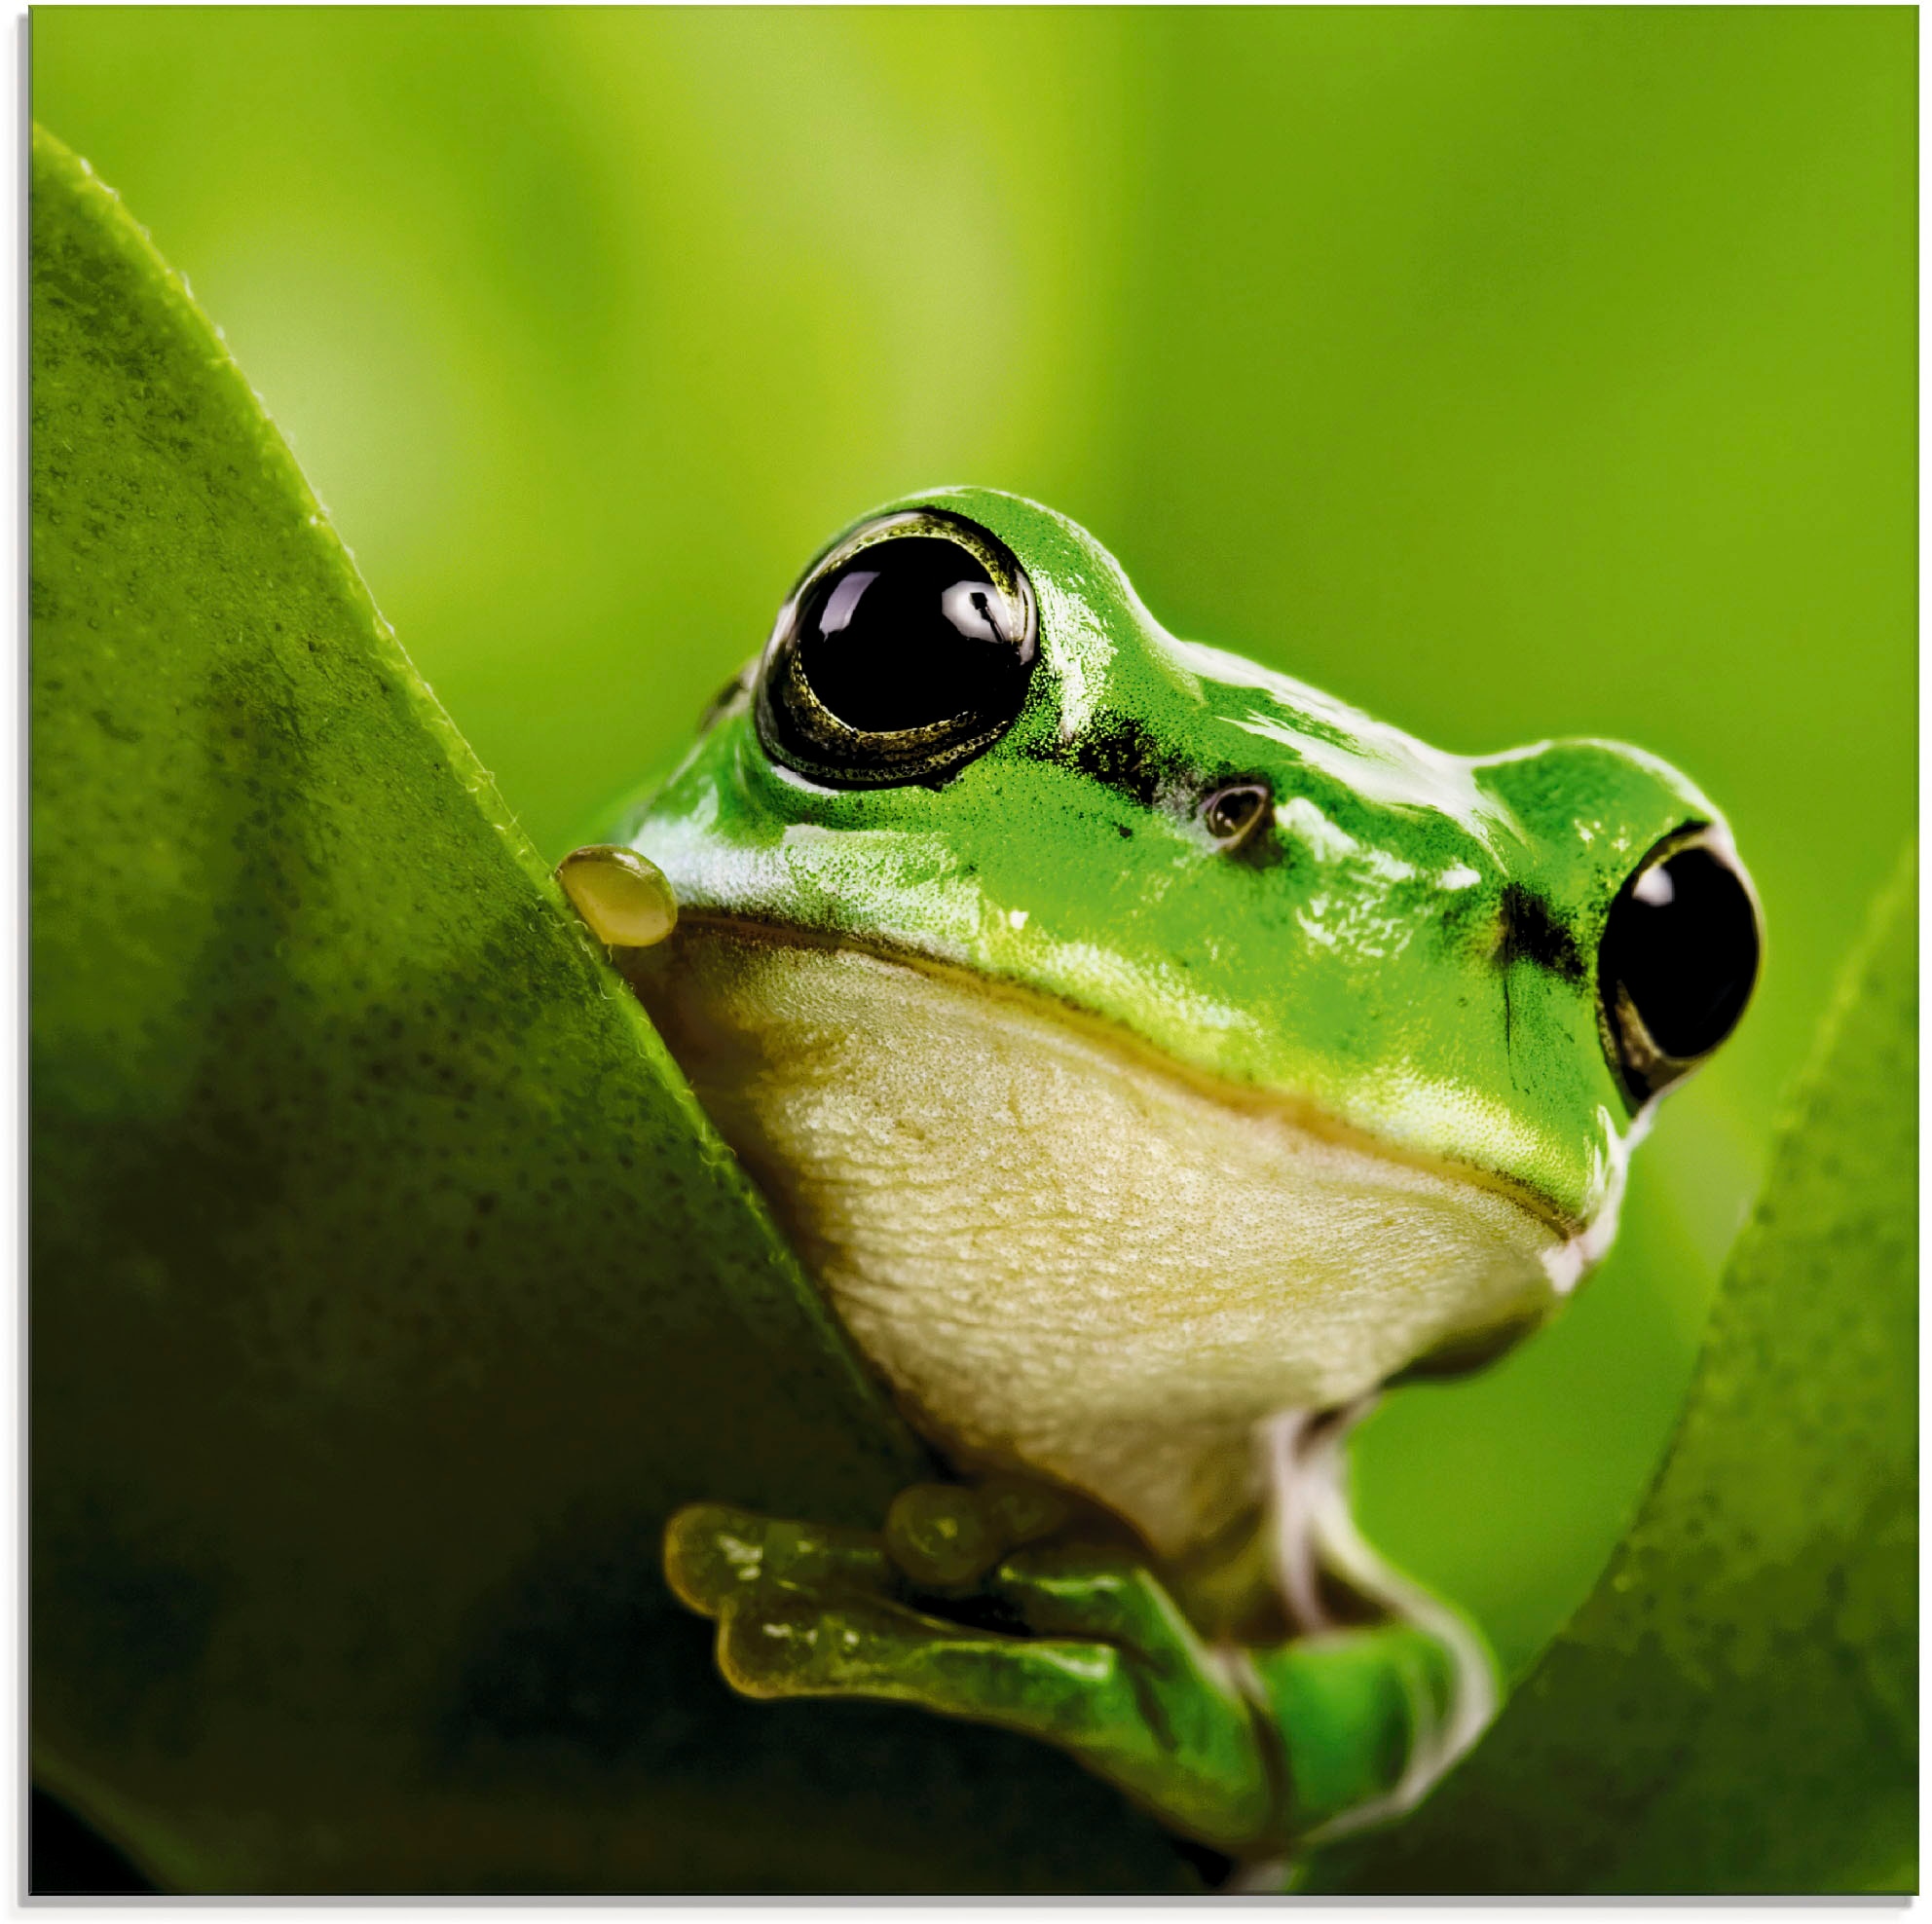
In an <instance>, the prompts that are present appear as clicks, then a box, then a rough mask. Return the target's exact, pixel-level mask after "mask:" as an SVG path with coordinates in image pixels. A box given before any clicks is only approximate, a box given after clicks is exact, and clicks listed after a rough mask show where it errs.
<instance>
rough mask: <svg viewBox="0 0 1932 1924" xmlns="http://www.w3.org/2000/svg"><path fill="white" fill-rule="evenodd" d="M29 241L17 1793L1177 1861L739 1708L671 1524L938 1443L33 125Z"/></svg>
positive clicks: (265, 1881) (174, 295) (382, 1865)
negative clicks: (855, 1351)
mask: <svg viewBox="0 0 1932 1924" xmlns="http://www.w3.org/2000/svg"><path fill="white" fill-rule="evenodd" d="M32 269H33V275H32V322H33V375H32V425H33V451H32V491H33V493H32V514H33V541H32V618H33V673H32V704H33V705H32V730H33V734H32V745H33V756H34V788H33V804H32V906H33V914H34V928H33V946H32V967H33V994H34V1019H33V1157H32V1208H33V1265H34V1268H33V1279H34V1296H33V1310H32V1346H33V1347H32V1379H31V1389H32V1398H33V1407H32V1445H31V1447H32V1479H33V1542H32V1549H33V1572H32V1573H33V1591H32V1609H33V1626H32V1627H33V1644H34V1669H33V1715H34V1733H35V1735H34V1745H35V1749H34V1755H35V1761H36V1768H37V1769H38V1770H39V1771H40V1772H41V1773H43V1774H44V1776H45V1778H46V1780H47V1781H48V1783H49V1784H50V1786H51V1787H52V1788H53V1789H55V1790H56V1792H57V1793H59V1794H61V1795H62V1796H63V1797H65V1798H67V1799H68V1800H69V1801H70V1802H71V1803H72V1804H74V1805H75V1807H76V1808H78V1809H79V1810H81V1811H83V1812H84V1813H86V1814H87V1815H88V1816H89V1817H90V1819H91V1820H92V1821H93V1822H94V1823H95V1824H97V1825H98V1826H100V1827H101V1828H102V1829H103V1830H105V1831H107V1832H108V1833H109V1834H111V1835H112V1836H113V1837H114V1838H115V1839H116V1840H117V1841H118V1842H120V1843H121V1844H123V1845H124V1846H125V1847H126V1848H128V1849H129V1850H130V1852H131V1853H132V1854H133V1855H134V1856H135V1857H136V1858H137V1859H138V1861H139V1862H140V1863H141V1864H142V1865H143V1866H144V1867H145V1868H147V1870H148V1871H149V1873H150V1874H152V1875H153V1876H155V1877H156V1878H157V1879H158V1880H159V1881H160V1882H162V1883H163V1884H164V1885H165V1886H167V1887H171V1888H174V1889H178V1890H189V1891H201V1892H219V1891H238V1892H253V1891H294V1892H304V1891H308V1892H320V1891H368V1892H381V1891H445V1892H474V1891H514V1892H523V1891H556V1890H579V1891H624V1890H636V1891H662V1890H669V1891H709V1890H726V1891H752V1890H766V1889H786V1888H800V1889H806V1890H814V1889H817V1890H842V1889H887V1890H892V1889H907V1890H924V1889H987V1888H1001V1887H1020V1888H1039V1889H1056V1888H1058V1889H1075V1890H1079V1889H1098V1888H1109V1889H1124V1890H1133V1889H1149V1888H1171V1887H1174V1886H1175V1885H1176V1882H1177V1880H1178V1881H1181V1882H1184V1881H1185V1873H1184V1871H1183V1869H1182V1868H1181V1867H1180V1865H1179V1863H1178V1861H1177V1860H1176V1859H1175V1857H1174V1856H1173V1854H1172V1852H1171V1850H1170V1847H1169V1846H1168V1844H1167V1843H1166V1841H1165V1839H1164V1838H1163V1837H1162V1836H1161V1834H1160V1833H1159V1832H1158V1831H1155V1830H1154V1829H1153V1828H1152V1827H1151V1826H1149V1825H1147V1824H1145V1823H1144V1822H1143V1821H1141V1820H1140V1819H1139V1818H1137V1817H1135V1816H1133V1814H1132V1813H1130V1812H1128V1811H1127V1810H1126V1808H1125V1807H1124V1806H1123V1805H1122V1804H1121V1803H1120V1801H1119V1800H1118V1799H1117V1798H1116V1797H1114V1796H1113V1795H1112V1794H1110V1793H1108V1792H1106V1791H1104V1790H1102V1789H1100V1788H1099V1787H1098V1786H1097V1785H1096V1784H1094V1783H1092V1782H1091V1781H1090V1780H1088V1779H1087V1778H1085V1777H1084V1776H1082V1775H1081V1774H1080V1773H1079V1772H1078V1771H1077V1770H1076V1769H1075V1768H1074V1766H1072V1765H1071V1764H1070V1763H1067V1762H1065V1761H1064V1760H1062V1759H1061V1758H1059V1757H1057V1756H1055V1755H1053V1754H1051V1753H1048V1752H1045V1751H1042V1750H1038V1749H1036V1748H1034V1747H1030V1746H1027V1745H1024V1744H1022V1743H1021V1742H1020V1741H1019V1740H1015V1739H1007V1738H1003V1737H1000V1736H997V1735H995V1734H994V1733H990V1732H985V1731H979V1730H973V1729H961V1728H957V1727H950V1726H947V1725H943V1724H941V1723H939V1722H937V1721H935V1720H925V1719H921V1718H919V1717H917V1716H916V1715H914V1714H910V1713H906V1712H898V1711H891V1710H874V1709H871V1708H863V1707H827V1706H799V1707H785V1708H782V1709H772V1708H766V1707H760V1706H752V1705H747V1704H743V1703H741V1702H739V1701H738V1700H736V1699H734V1698H732V1697H730V1696H729V1695H728V1694H727V1693H726V1692H725V1689H724V1687H723V1685H722V1684H721V1683H719V1682H718V1681H717V1679H716V1677H715V1675H714V1673H713V1669H712V1665H711V1661H710V1653H709V1642H710V1626H708V1625H706V1624H703V1623H701V1622H699V1621H698V1620H697V1619H695V1618H693V1617H690V1616H687V1615H686V1614H685V1613H684V1612H683V1611H681V1610H679V1609H677V1608H676V1606H675V1605H674V1604H672V1602H671V1601H670V1599H669V1597H668V1595H667V1594H666V1592H665V1591H664V1589H663V1586H662V1583H661V1580H660V1577H659V1572H658V1562H657V1556H658V1535H659V1532H660V1529H661V1525H662V1520H663V1518H664V1515H665V1514H666V1512H667V1510H668V1509H669V1507H670V1506H672V1505H673V1504H675V1503H678V1502H682V1501H687V1500H691V1499H694V1498H725V1499H729V1500H734V1501H739V1502H743V1503H747V1504H751V1505H755V1506H759V1507H765V1508H771V1509H775V1510H780V1511H796V1512H798V1513H799V1514H803V1515H808V1516H811V1517H814V1518H818V1519H822V1520H824V1521H828V1522H860V1523H865V1522H872V1521H874V1520H876V1518H877V1517H878V1515H879V1514H880V1512H881V1511H882V1509H883V1506H884V1503H885V1501H886V1500H887V1498H889V1496H890V1495H891V1493H892V1492H893V1491H894V1490H895V1489H896V1488H897V1487H898V1486H899V1484H900V1483H901V1482H902V1481H904V1480H905V1479H906V1478H907V1477H908V1476H909V1475H910V1474H912V1473H914V1472H915V1470H916V1467H917V1465H918V1463H919V1461H920V1459H919V1454H918V1451H917V1449H916V1446H915V1445H914V1443H913V1442H912V1439H911V1438H910V1435H909V1434H908V1433H907V1432H906V1431H905V1430H904V1429H903V1428H902V1427H901V1426H900V1424H898V1423H897V1421H896V1420H895V1419H894V1418H893V1417H892V1416H891V1414H890V1413H889V1412H888V1411H887V1410H886V1409H885V1408H884V1407H883V1405H882V1404H881V1402H880V1400H879V1398H878V1397H877V1395H876V1393H875V1392H874V1390H873V1387H872V1385H871V1384H870V1382H869V1381H868V1380H867V1379H866V1378H865V1376H864V1375H863V1373H862V1372H861V1371H860V1370H859V1368H858V1367H857V1366H856V1364H855V1363H854V1361H853V1360H852V1358H851V1357H850V1355H849V1354H848V1352H847V1351H846V1350H845V1349H844V1347H843V1346H842V1344H841V1343H840V1341H839V1340H838V1339H837V1337H836V1332H835V1331H834V1330H833V1329H832V1328H831V1327H830V1326H829V1325H828V1323H827V1320H826V1318H825V1316H824V1314H822V1312H821V1311H820V1309H819V1307H818V1305H817V1299H816V1298H815V1296H814V1295H813V1293H812V1291H811V1289H810V1287H809V1285H808V1284H807V1283H806V1282H805V1280H804V1279H803V1278H802V1277H801V1276H800V1274H799V1271H798V1269H797V1267H796V1265H795V1263H794V1261H793V1259H792V1258H791V1256H790V1255H789V1253H788V1252H787V1251H786V1250H785V1248H784V1247H783V1246H782V1245H781V1244H780V1242H779V1241H778V1240H777V1239H776V1237H775V1236H774V1234H773V1232H772V1230H771V1229H770V1227H769V1225H768V1223H767V1221H766V1219H765V1216H764V1214H763V1212H762V1208H761V1207H760V1205H759V1203H758V1202H757V1199H756V1198H755V1196H754V1195H753V1194H752V1193H751V1192H750V1191H749V1190H748V1188H747V1186H746V1184H745V1182H744V1180H743V1178H742V1177H741V1175H740V1174H739V1172H738V1170H737V1168H736V1166H735V1165H734V1164H733V1163H732V1162H731V1161H730V1159H729V1158H728V1156H727V1155H726V1154H725V1152H724V1151H723V1149H722V1148H721V1147H720V1145H719V1144H718V1142H717V1140H716V1138H715V1137H714V1136H713V1135H712V1133H711V1132H710V1130H709V1129H708V1128H707V1126H706V1124H705V1122H704V1120H703V1118H702V1116H701V1115H700V1113H699V1112H698V1110H697V1109H696V1107H695V1106H694V1104H693V1102H692V1100H691V1098H690V1095H689V1093H688V1092H687V1089H686V1088H685V1086H684V1084H683V1082H682V1081H681V1079H680V1078H679V1077H678V1075H677V1072H676V1070H675V1069H674V1068H673V1067H672V1065H671V1064H670V1062H669V1059H668V1057H667V1056H666V1055H665V1054H664V1052H663V1050H662V1047H661V1045H660V1044H659V1043H658V1041H657V1038H656V1037H655V1035H654V1034H653V1033H652V1031H651V1030H650V1026H649V1024H648V1023H647V1021H646V1020H645V1018H644V1017H643V1015H642V1013H641V1011H640V1010H639V1008H638V1007H637V1005H636V1004H635V1002H634V1001H633V1000H632V998H631V997H630V996H629V994H628V993H627V992H626V991H625V990H624V989H623V987H622V985H621V983H620V982H619V981H618V980H617V979H616V977H615V976H614V975H613V973H612V972H611V970H610V969H609V968H608V967H607V966H606V964H605V962H604V960H603V958H602V955H601V953H599V952H598V951H596V950H595V949H594V948H593V947H592V945H591V944H589V943H588V942H587V941H586V940H585V938H584V936H583V935H582V933H581V932H580V930H579V928H578V926H577V924H576V921H575V919H574V918H573V917H571V916H570V915H569V913H568V912H567V911H566V910H565V909H564V907H563V906H562V902H561V898H560V897H559V896H558V894H557V893H556V891H555V889H554V888H553V887H552V885H551V883H550V881H549V879H548V877H547V876H546V874H545V873H544V872H543V869H542V865H541V864H540V863H539V861H538V859H537V857H536V855H535V853H534V851H533V850H532V849H531V847H530V846H529V844H528V843H527V842H526V840H525V838H524V837H523V835H522V834H521V833H520V832H519V831H518V829H517V828H516V827H515V825H514V823H513V822H512V821H511V820H510V818H509V817H508V815H507V814H506V813H505V811H504V810H503V808H502V803H501V802H500V800H499V799H498V797H497V796H496V793H495V791H494V788H493V787H492V785H491V782H490V780H489V777H488V776H487V775H486V774H485V773H484V772H483V770H482V769H481V768H480V767H478V766H477V764H476V762H475V759H474V758H473V757H472V756H471V755H470V753H469V752H468V750H467V749H466V748H465V747H464V744H463V742H462V741H461V739H460V738H459V737H458V736H457V735H456V733H455V732H454V730H453V729H452V728H451V726H450V724H449V722H448V721H447V720H446V718H445V717H444V716H443V714H442V712H441V711H440V710H439V709H438V708H437V707H436V705H435V703H434V701H433V700H432V699H431V698H430V696H429V694H428V691H427V689H426V688H425V687H424V686H423V685H422V684H421V683H420V682H419V681H418V680H417V678H416V676H415V675H414V673H413V671H412V670H411V668H410V666H409V664H408V662H407V661H406V660H405V658H404V656H403V655H402V653H401V651H400V649H399V648H397V646H396V644H395V641H394V639H393V637H392V636H391V634H390V631H389V629H388V627H387V626H386V624H385V623H384V622H383V620H382V618H381V617H380V615H378V613H377V612H376V611H375V609H374V607H373V606H372V605H371V603H370V601H369V598H368V596H367V594H366V592H365V591H364V589H363V588H362V586H361V584H360V582H359V580H358V579H357V577H356V574H355V572H354V570H353V566H352V564H351V562H350V560H349V558H348V556H347V555H346V553H345V552H344V550H343V548H342V547H341V545H340V543H339V542H338V541H337V539H336V538H335V536H334V535H333V533H332V532H331V530H330V529H329V527H328V525H327V523H326V520H325V519H324V517H323V516H322V514H321V512H320V510H319V508H318V507H317V505H316V501H315V499H314V498H313V497H312V496H311V494H310V493H309V491H308V489H307V487H306V486H305V484H304V483H303V481H302V479H301V476H300V475H299V473H298V472H297V471H296V469H295V466H294V464H293V462H292V461H291V459H290V457H289V455H288V453H287V451H286V449H285V448H284V447H283V446H282V444H281V442H280V440H279V437H278V435H277V434H276V432H275V430H274V429H273V427H272V426H271V425H269V424H268V422H267V421H266V420H265V419H264V418H263V416H262V413H261V411H260V409H259V407H258V405H257V404H256V402H255V401H254V399H253V397H252V396H251V394H250V392H249V389H248V388H247V386H246V383H245V382H244V380H243V379H242V377H241V373H240V372H239V371H238V369H237V368H236V366H235V365H234V363H233V362H232V361H231V360H230V359H229V357H228V356H227V354H226V352H225V351H224V350H223V348H222V347H221V345H220V343H219V342H218V340H217V339H216V338H215V336H214V335H213V333H212V332H211V330H210V329H209V327H208V325H207V323H206V322H205V321H204V318H203V317H202V316H201V314H199V313H198V311H197V310H196V309H195V308H194V306H193V304H192V303H191V301H190V300H189V298H188V297H187V294H186V292H185V290H184V289H183V287H182V286H181V285H180V284H179V282H178V281H177V280H175V279H174V277H172V276H170V275H169V274H168V272H167V269H166V268H165V267H164V265H163V263H162V262H161V261H160V259H159V258H158V257H157V256H156V254H155V253H154V251H153V249H152V248H151V247H150V246H149V245H148V243H147V240H146V239H145V237H144V236H143V235H142V234H141V233H140V231H139V230H138V229H137V228H136V227H135V226H134V225H133V224H132V222H131V221H130V220H129V219H128V217H127V216H126V215H125V214H124V212H123V211H122V210H121V208H120V206H119V205H118V203H116V201H115V199H114V197H113V196H112V195H111V194H110V193H108V192H107V191H106V190H105V189H104V188H103V187H102V186H101V185H100V184H99V183H98V182H97V181H96V180H94V179H93V177H92V175H91V173H90V171H89V169H88V168H87V166H86V165H85V163H82V162H79V161H77V160H76V159H75V158H74V157H73V156H71V155H69V154H68V153H67V152H66V151H65V150H64V149H63V148H61V147H60V146H59V145H58V143H56V142H55V141H52V140H50V139H47V138H45V137H44V136H42V135H40V134H38V133H37V134H36V136H35V143H34V159H33V184H32Z"/></svg>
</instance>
